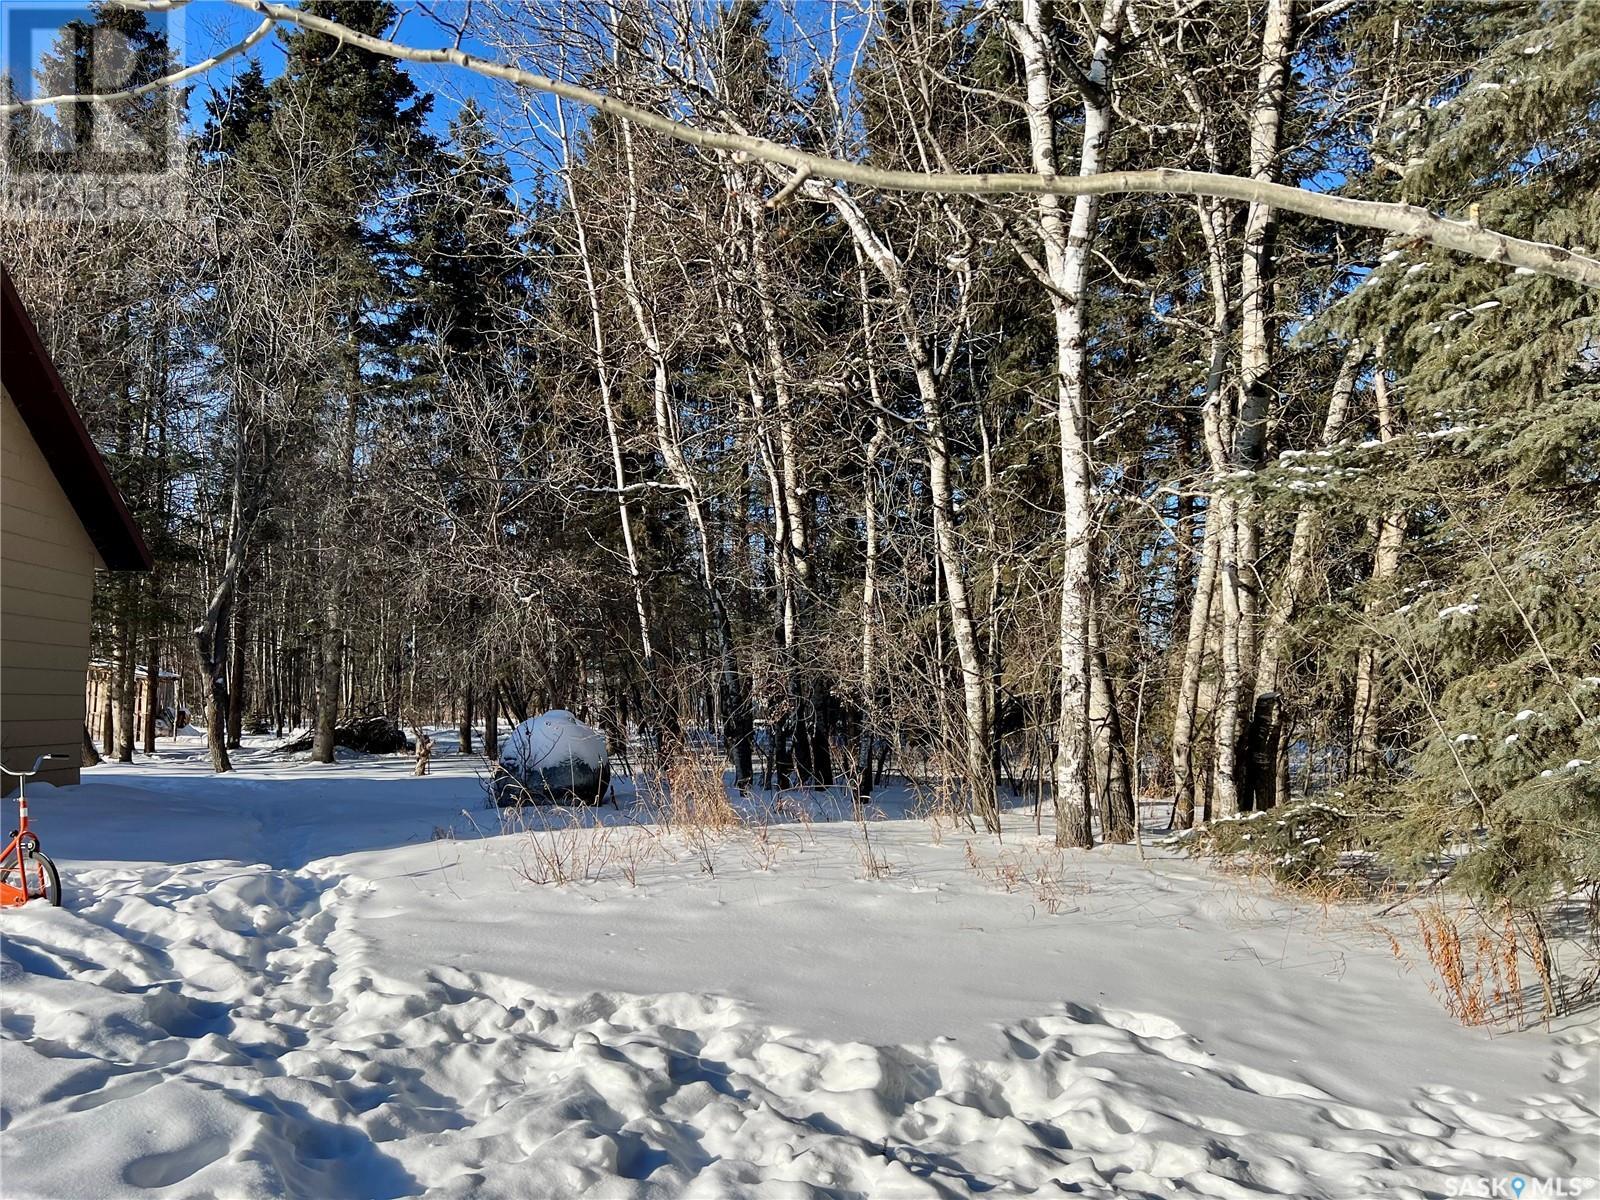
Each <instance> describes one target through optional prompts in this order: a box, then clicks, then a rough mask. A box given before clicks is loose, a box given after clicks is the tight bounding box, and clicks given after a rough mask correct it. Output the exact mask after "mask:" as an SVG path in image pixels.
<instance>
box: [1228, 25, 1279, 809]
mask: <svg viewBox="0 0 1600 1200" xmlns="http://www.w3.org/2000/svg"><path fill="white" fill-rule="evenodd" d="M1293 46H1294V0H1268V4H1267V9H1266V13H1265V16H1264V20H1263V27H1262V34H1261V65H1260V68H1259V71H1258V74H1257V79H1256V94H1255V98H1254V101H1253V102H1252V104H1251V109H1250V119H1249V136H1250V175H1251V178H1253V179H1256V180H1260V181H1262V182H1271V181H1272V179H1273V176H1274V175H1275V174H1276V168H1277V159H1278V147H1279V141H1280V136H1281V131H1282V125H1283V110H1284V104H1285V98H1286V95H1287V91H1288V81H1289V57H1290V54H1291V52H1292V50H1293ZM1273 232H1274V212H1273V209H1272V208H1271V207H1270V206H1268V205H1266V204H1264V203H1261V202H1259V201H1258V202H1254V203H1252V204H1251V205H1250V207H1249V209H1248V211H1247V213H1246V215H1245V230H1244V251H1243V254H1242V256H1241V257H1240V260H1239V290H1240V313H1241V317H1240V334H1239V404H1238V409H1237V419H1236V420H1235V421H1234V422H1233V429H1232V445H1231V447H1230V455H1229V457H1230V461H1231V465H1232V468H1233V470H1234V471H1250V472H1253V471H1255V470H1256V469H1257V468H1258V467H1259V466H1260V464H1261V455H1262V451H1263V444H1264V441H1265V433H1266V422H1267V413H1268V410H1269V408H1270V407H1271V395H1272V393H1271V389H1270V387H1269V386H1268V383H1267V376H1268V374H1269V373H1270V371H1271V368H1272V349H1273V328H1272V315H1273V294H1272V265H1273V255H1272V248H1273ZM1218 509H1219V511H1224V510H1225V515H1226V516H1227V518H1228V521H1229V524H1230V526H1231V528H1229V529H1226V530H1224V531H1223V537H1222V541H1221V544H1220V548H1221V552H1222V565H1221V573H1220V576H1219V584H1220V589H1221V594H1222V618H1223V626H1222V695H1221V697H1220V698H1219V702H1218V705H1217V729H1216V745H1217V774H1216V783H1215V792H1216V795H1215V803H1214V808H1215V810H1216V813H1217V815H1218V816H1231V815H1232V814H1234V813H1237V812H1238V811H1239V809H1240V804H1241V800H1245V801H1247V800H1248V797H1249V796H1251V795H1252V794H1253V789H1252V784H1251V782H1250V779H1249V777H1248V773H1249V768H1248V758H1247V757H1245V756H1242V755H1241V749H1242V743H1244V742H1245V741H1247V740H1248V739H1247V730H1248V722H1249V720H1250V714H1249V713H1247V712H1246V707H1247V705H1249V703H1250V698H1251V697H1252V696H1253V695H1254V687H1253V683H1252V681H1253V678H1254V671H1255V666H1256V652H1257V646H1256V596H1257V595H1258V593H1259V591H1260V586H1259V584H1260V581H1259V579H1258V578H1257V577H1256V575H1255V571H1256V562H1257V550H1256V540H1257V531H1256V518H1255V505H1254V503H1253V502H1252V501H1251V500H1250V498H1249V497H1248V495H1247V494H1245V493H1240V494H1238V495H1236V496H1232V497H1228V498H1226V499H1225V500H1224V501H1223V503H1222V504H1220V505H1218Z"/></svg>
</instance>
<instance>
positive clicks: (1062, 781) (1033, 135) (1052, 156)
mask: <svg viewBox="0 0 1600 1200" xmlns="http://www.w3.org/2000/svg"><path fill="white" fill-rule="evenodd" d="M1124 8H1125V0H1106V3H1105V7H1104V9H1103V10H1102V13H1101V18H1100V28H1099V33H1098V36H1097V37H1096V39H1095V45H1094V51H1093V55H1092V58H1091V60H1090V65H1089V68H1088V70H1087V71H1085V72H1083V74H1082V80H1081V82H1080V83H1079V84H1078V91H1079V93H1080V95H1081V97H1082V101H1083V141H1082V145H1081V147H1080V150H1079V156H1078V174H1079V175H1097V174H1099V172H1100V171H1101V169H1102V167H1103V165H1104V162H1105V154H1106V148H1107V144H1108V143H1109V141H1110V135H1111V101H1110V95H1109V88H1110V73H1111V59H1112V55H1113V52H1114V47H1115V46H1116V43H1117V40H1118V34H1119V32H1120V30H1121V28H1122V25H1123V18H1124ZM1012 34H1013V38H1014V40H1015V41H1016V43H1017V48H1018V50H1019V51H1020V53H1021V56H1022V69H1023V77H1024V80H1025V83H1026V91H1027V102H1026V110H1027V117H1028V134H1029V143H1030V147H1031V150H1032V157H1033V168H1034V171H1035V172H1036V173H1037V174H1038V175H1040V176H1041V177H1043V178H1045V179H1054V178H1055V177H1056V176H1057V175H1058V174H1059V171H1060V168H1059V166H1058V162H1057V159H1058V151H1057V146H1056V130H1057V125H1058V117H1057V114H1056V111H1055V100H1054V96H1055V91H1056V88H1055V80H1054V79H1053V74H1052V70H1051V67H1052V62H1053V60H1054V59H1055V58H1056V56H1057V55H1058V53H1059V49H1058V47H1057V46H1056V45H1055V44H1054V43H1055V36H1054V32H1053V29H1052V27H1051V24H1050V21H1049V19H1048V17H1047V15H1046V13H1045V11H1044V4H1043V0H1023V5H1022V20H1021V22H1020V23H1014V24H1013V25H1012ZM1098 209H1099V199H1098V197H1095V196H1089V195H1083V196H1078V197H1077V198H1076V199H1075V200H1074V201H1073V205H1072V216H1071V219H1070V223H1069V221H1068V219H1067V217H1066V215H1065V212H1064V209H1063V205H1062V198H1061V197H1059V196H1053V195H1040V196H1039V198H1038V200H1037V203H1036V212H1037V215H1038V219H1039V232H1040V241H1041V243H1042V246H1043V250H1044V263H1043V274H1044V276H1045V279H1044V283H1045V284H1046V286H1047V288H1048V295H1049V300H1050V307H1051V313H1052V316H1053V318H1054V325H1055V339H1056V345H1055V350H1056V362H1055V365H1056V424H1057V430H1058V433H1059V437H1060V453H1061V487H1062V531H1061V546H1062V551H1061V558H1062V571H1061V605H1060V611H1059V618H1058V624H1057V630H1056V645H1057V653H1058V656H1059V663H1060V708H1059V711H1058V714H1057V722H1056V745H1057V750H1056V759H1055V808H1056V844H1057V845H1059V846H1090V845H1093V843H1094V832H1093V827H1092V824H1091V821H1090V815H1089V789H1090V776H1091V775H1092V768H1091V764H1090V754H1091V747H1090V731H1089V708H1090V703H1091V696H1090V692H1091V688H1092V683H1091V679H1090V676H1091V672H1092V669H1091V665H1090V648H1089V624H1090V620H1091V614H1092V612H1093V607H1094V581H1095V577H1094V566H1093V562H1092V555H1093V546H1092V542H1091V537H1090V533H1091V524H1092V520H1093V499H1092V495H1091V486H1092V483H1093V468H1092V466H1091V464H1090V462H1089V411H1088V389H1087V369H1088V363H1087V357H1086V355H1085V347H1084V334H1083V306H1084V303H1085V301H1086V300H1087V287H1086V285H1087V281H1088V260H1089V245H1090V242H1091V240H1092V238H1093V236H1094V223H1095V216H1096V214H1097V212H1098Z"/></svg>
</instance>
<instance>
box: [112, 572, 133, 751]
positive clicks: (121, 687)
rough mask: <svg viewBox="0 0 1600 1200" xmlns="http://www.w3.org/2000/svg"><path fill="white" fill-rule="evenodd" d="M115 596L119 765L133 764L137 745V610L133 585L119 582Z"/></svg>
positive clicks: (114, 671)
mask: <svg viewBox="0 0 1600 1200" xmlns="http://www.w3.org/2000/svg"><path fill="white" fill-rule="evenodd" d="M115 594H116V597H117V608H118V612H117V615H116V648H115V655H114V660H113V662H112V678H113V680H114V687H115V690H116V708H115V721H114V727H115V742H116V753H117V761H118V762H125V763H131V762H132V761H133V745H134V728H133V709H134V705H133V688H134V662H133V645H134V637H133V625H134V612H135V607H136V605H135V598H134V588H133V582H132V581H131V580H129V579H127V578H123V579H122V580H119V581H118V583H117V588H116V593H115Z"/></svg>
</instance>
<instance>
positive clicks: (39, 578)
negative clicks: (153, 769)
mask: <svg viewBox="0 0 1600 1200" xmlns="http://www.w3.org/2000/svg"><path fill="white" fill-rule="evenodd" d="M0 396H3V397H4V403H3V404H0V759H3V761H4V763H5V765H6V766H7V767H10V768H12V769H14V770H15V769H19V768H20V769H24V770H25V769H27V767H29V766H30V765H31V764H32V763H33V760H34V759H35V758H36V757H37V756H38V755H40V754H44V753H46V752H50V753H55V754H65V755H67V756H68V763H67V765H66V766H64V767H60V768H57V769H54V770H52V771H50V772H48V773H47V774H44V775H41V776H40V778H41V779H48V780H49V781H50V782H52V783H58V784H59V783H76V782H77V781H78V759H79V754H80V752H81V750H82V745H83V722H84V699H83V697H84V675H85V672H86V671H87V670H88V666H89V620H90V605H91V602H92V601H93V598H94V572H95V567H96V566H98V565H99V561H100V560H99V555H98V554H97V553H96V552H95V548H94V544H93V543H92V542H91V541H90V540H89V535H88V534H87V533H85V532H84V529H83V525H82V524H81V523H80V522H79V520H78V515H77V513H76V512H75V511H73V508H72V505H71V502H70V501H68V499H67V496H66V493H65V492H63V491H62V489H61V485H60V484H59V483H57V482H56V477H55V475H54V474H52V472H51V470H50V467H49V464H48V463H46V461H45V458H44V455H43V454H42V453H41V452H40V450H39V447H38V446H37V445H36V444H35V443H34V440H33V436H32V435H31V434H30V433H29V432H28V427H27V425H26V424H24V423H23V420H22V416H21V414H20V413H18V412H17V408H16V405H15V404H13V403H12V400H11V397H10V395H9V394H7V393H5V392H4V389H3V388H0ZM14 787H15V783H14V781H12V780H10V779H7V780H5V782H4V783H3V784H0V791H4V792H9V791H12V790H13V789H14Z"/></svg>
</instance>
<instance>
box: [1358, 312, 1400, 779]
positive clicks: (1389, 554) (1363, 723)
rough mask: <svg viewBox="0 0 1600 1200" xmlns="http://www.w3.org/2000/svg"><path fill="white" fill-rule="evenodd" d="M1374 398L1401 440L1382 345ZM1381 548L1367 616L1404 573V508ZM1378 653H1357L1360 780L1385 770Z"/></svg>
mask: <svg viewBox="0 0 1600 1200" xmlns="http://www.w3.org/2000/svg"><path fill="white" fill-rule="evenodd" d="M1372 386H1373V394H1374V397H1375V400H1376V403H1377V410H1378V436H1379V437H1380V438H1382V439H1383V440H1384V441H1386V442H1387V441H1389V440H1391V439H1392V438H1394V437H1397V436H1398V435H1399V432H1400V422H1399V412H1398V411H1397V406H1396V405H1395V404H1394V403H1393V402H1392V400H1391V398H1390V395H1389V379H1388V376H1387V375H1386V374H1385V370H1384V365H1383V346H1382V344H1381V343H1380V344H1379V346H1378V351H1377V359H1376V362H1375V363H1374V370H1373V377H1372ZM1376 524H1377V534H1376V538H1375V546H1374V549H1373V553H1372V576H1371V583H1372V585H1373V595H1372V597H1371V598H1370V599H1369V600H1368V601H1367V604H1366V611H1367V612H1369V613H1370V612H1372V611H1373V610H1374V608H1375V607H1376V605H1377V604H1378V603H1379V598H1378V597H1379V594H1380V593H1381V591H1382V586H1381V585H1382V584H1384V583H1385V582H1386V581H1387V580H1389V579H1390V578H1392V577H1393V576H1394V573H1395V572H1396V571H1397V570H1399V569H1400V551H1401V549H1402V547H1403V546H1404V545H1405V537H1406V511H1405V509H1404V508H1403V507H1395V508H1391V509H1389V510H1388V511H1387V512H1385V513H1384V514H1383V516H1382V517H1380V518H1379V519H1378V521H1377V522H1376ZM1379 668H1380V664H1379V661H1378V649H1377V647H1376V646H1374V645H1372V644H1370V643H1368V644H1366V645H1363V646H1362V647H1361V649H1360V650H1359V651H1357V653H1356V685H1355V695H1354V698H1353V701H1352V704H1351V711H1350V727H1351V738H1350V740H1351V741H1352V742H1353V743H1354V745H1355V762H1354V764H1353V765H1354V770H1355V774H1356V775H1358V776H1361V777H1365V778H1371V777H1372V776H1374V775H1376V774H1377V773H1378V770H1379V768H1380V767H1381V766H1382V765H1383V746H1382V738H1381V734H1382V722H1381V719H1380V717H1381V714H1380V712H1379V708H1380V705H1381V704H1382V698H1383V696H1382V677H1381V674H1380V670H1379Z"/></svg>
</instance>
